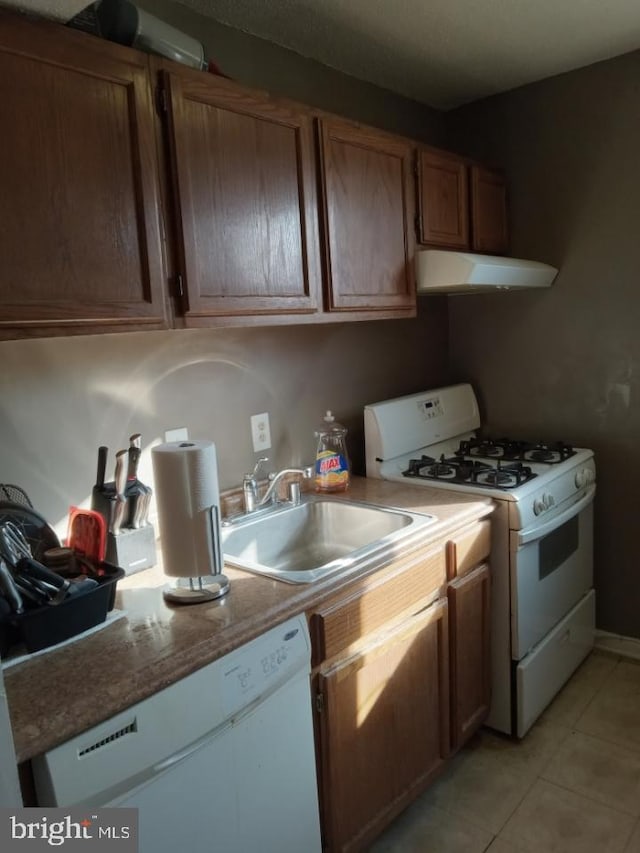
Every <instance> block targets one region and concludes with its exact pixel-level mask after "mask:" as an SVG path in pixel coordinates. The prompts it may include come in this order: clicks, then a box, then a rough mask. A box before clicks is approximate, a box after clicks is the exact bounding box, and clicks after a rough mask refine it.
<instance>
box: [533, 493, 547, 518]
mask: <svg viewBox="0 0 640 853" xmlns="http://www.w3.org/2000/svg"><path fill="white" fill-rule="evenodd" d="M546 509H547V507H546V504H545V502H544V496H543V497H542V498H536V499H535V501H534V502H533V514H534V515H540V513H543V512H544V511H545V510H546Z"/></svg>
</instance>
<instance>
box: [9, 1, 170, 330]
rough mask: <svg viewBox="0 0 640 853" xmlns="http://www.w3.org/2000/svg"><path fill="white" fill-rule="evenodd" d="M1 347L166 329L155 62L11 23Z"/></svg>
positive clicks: (46, 26)
mask: <svg viewBox="0 0 640 853" xmlns="http://www.w3.org/2000/svg"><path fill="white" fill-rule="evenodd" d="M0 103H1V104H2V107H1V111H2V146H1V149H2V156H1V157H0V186H1V187H2V205H1V210H0V266H1V269H2V275H1V281H2V284H0V337H2V338H11V337H25V336H38V335H56V334H68V333H69V332H74V331H75V332H88V331H115V330H116V328H114V327H116V326H117V327H120V328H121V329H122V328H125V329H127V328H163V327H165V326H166V319H165V307H164V296H163V261H162V244H161V237H160V223H159V214H158V174H157V159H156V148H155V135H154V111H153V101H152V93H151V87H150V85H149V76H148V65H147V59H146V57H145V56H144V55H143V54H140V53H137V52H135V51H132V50H129V49H127V48H123V47H120V46H119V45H114V44H111V43H109V42H105V41H102V40H100V39H97V38H94V37H89V36H87V35H85V34H83V33H77V32H74V31H71V30H67V29H65V28H63V27H60V26H58V25H55V24H51V23H48V22H44V21H39V22H34V21H32V20H28V19H25V18H22V17H21V16H16V15H13V14H9V13H6V12H2V11H0Z"/></svg>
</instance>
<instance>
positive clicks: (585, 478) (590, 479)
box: [574, 468, 596, 489]
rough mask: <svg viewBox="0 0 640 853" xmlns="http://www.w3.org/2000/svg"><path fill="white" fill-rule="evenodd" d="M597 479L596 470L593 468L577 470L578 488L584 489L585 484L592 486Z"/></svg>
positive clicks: (575, 479) (576, 482)
mask: <svg viewBox="0 0 640 853" xmlns="http://www.w3.org/2000/svg"><path fill="white" fill-rule="evenodd" d="M595 481H596V472H595V471H593V470H592V469H591V468H581V469H580V470H579V471H576V476H575V478H574V482H575V484H576V489H584V487H585V486H590V485H591V483H595Z"/></svg>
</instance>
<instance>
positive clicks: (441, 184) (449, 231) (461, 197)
mask: <svg viewBox="0 0 640 853" xmlns="http://www.w3.org/2000/svg"><path fill="white" fill-rule="evenodd" d="M418 183H419V187H418V189H419V191H418V198H419V204H420V235H419V236H420V242H422V243H426V244H428V245H432V246H442V247H443V248H448V249H468V248H469V181H468V170H467V164H466V163H465V162H464V160H462V159H460V158H459V157H456V156H455V155H453V154H451V155H449V154H446V153H445V152H441V151H426V150H421V151H420V152H419V154H418Z"/></svg>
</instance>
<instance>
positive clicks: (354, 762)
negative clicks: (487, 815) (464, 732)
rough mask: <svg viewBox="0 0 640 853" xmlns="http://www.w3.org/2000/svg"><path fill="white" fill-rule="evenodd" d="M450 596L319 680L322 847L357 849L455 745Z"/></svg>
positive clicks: (378, 638) (430, 775)
mask: <svg viewBox="0 0 640 853" xmlns="http://www.w3.org/2000/svg"><path fill="white" fill-rule="evenodd" d="M448 669H449V666H448V606H447V602H446V600H445V599H439V600H438V601H436V602H435V603H434V604H432V605H431V606H430V607H428V608H426V609H425V610H423V611H422V612H420V613H418V614H416V615H414V616H412V617H410V618H409V619H407V620H405V621H404V622H402V623H401V624H400V625H398V626H396V627H395V628H394V629H393V630H391V631H389V632H388V633H384V632H381V633H380V634H378V635H376V636H375V637H372V640H371V643H370V644H368V645H366V646H364V647H363V648H362V649H361V650H360V651H359V652H358V653H357V654H355V655H353V656H351V657H348V658H345V659H344V660H340V661H338V662H336V663H334V664H333V665H331V666H330V667H329V668H327V669H326V670H322V669H321V670H320V672H319V674H318V676H317V679H316V685H317V690H318V695H317V702H316V707H317V721H316V722H317V727H318V733H319V742H320V749H319V756H318V758H319V772H320V779H321V800H322V806H323V815H324V826H323V829H324V834H325V837H324V847H325V849H327V850H330V851H353V850H361V849H363V848H364V847H365V846H366V845H367V844H368V843H370V842H371V841H372V840H373V839H374V838H375V837H376V836H377V835H378V834H379V833H380V832H381V830H382V829H383V828H384V827H385V826H386V825H387V824H388V823H389V822H390V821H391V820H392V819H393V818H394V817H395V816H396V815H397V814H398V813H399V812H400V811H401V810H402V809H403V808H404V807H405V806H406V805H407V804H408V803H409V802H410V801H411V800H412V799H414V797H415V796H416V795H417V793H419V791H421V790H422V789H423V788H425V787H426V786H427V785H428V784H429V782H430V781H431V779H432V778H433V777H434V776H435V774H436V773H437V772H438V770H439V769H440V767H441V766H442V764H443V762H444V761H445V759H446V757H447V755H448V752H449V672H448Z"/></svg>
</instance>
